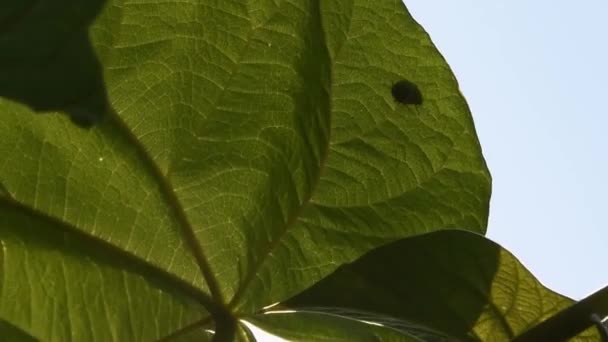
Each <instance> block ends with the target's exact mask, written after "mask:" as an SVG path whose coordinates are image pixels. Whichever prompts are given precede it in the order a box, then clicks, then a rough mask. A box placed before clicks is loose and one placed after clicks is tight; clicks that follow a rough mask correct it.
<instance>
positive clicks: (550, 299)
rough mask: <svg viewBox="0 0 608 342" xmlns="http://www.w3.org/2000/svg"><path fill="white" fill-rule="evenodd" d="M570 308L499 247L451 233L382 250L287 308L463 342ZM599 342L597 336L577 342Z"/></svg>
mask: <svg viewBox="0 0 608 342" xmlns="http://www.w3.org/2000/svg"><path fill="white" fill-rule="evenodd" d="M571 304H572V300H570V299H568V298H566V297H564V296H561V295H559V294H556V293H555V292H552V291H551V290H549V289H547V288H545V287H544V286H542V285H541V284H540V283H539V282H538V281H537V280H536V279H535V278H534V276H533V275H532V274H531V273H530V272H529V271H528V270H527V269H526V268H525V267H524V266H523V265H522V264H521V263H520V262H519V261H518V260H517V259H516V258H515V257H514V256H513V255H512V254H510V253H509V252H508V251H506V250H504V249H503V248H501V247H500V246H499V245H497V244H496V243H494V242H492V241H490V240H487V239H485V238H484V237H482V236H479V235H477V234H473V233H470V232H466V231H459V230H451V231H441V232H435V233H430V234H427V235H422V236H417V237H413V238H407V239H403V240H400V241H396V242H393V243H391V244H388V245H386V246H383V247H380V248H377V249H375V250H373V251H371V252H369V253H368V254H366V255H364V256H363V257H361V258H360V259H358V260H357V261H356V262H354V263H352V264H349V265H344V266H342V267H341V268H339V269H338V270H337V271H336V272H335V273H333V274H332V275H330V276H328V277H327V278H325V279H323V280H322V281H320V282H319V283H317V284H315V285H314V286H313V287H311V288H310V289H308V290H306V291H304V292H303V293H301V294H299V295H298V296H296V297H294V298H292V299H290V300H289V301H287V303H286V304H285V306H287V307H288V308H294V309H302V308H306V307H343V308H349V309H356V310H363V311H368V312H375V313H378V314H383V315H388V316H391V317H395V318H398V319H403V320H409V321H414V322H419V323H420V324H423V325H425V326H427V327H430V328H433V329H436V330H438V331H442V332H444V333H446V334H448V335H450V336H453V337H455V338H459V339H462V340H463V341H497V342H501V341H511V340H512V339H513V338H514V337H516V336H518V335H519V334H521V333H522V332H524V331H525V330H527V329H528V328H530V327H532V326H534V325H536V324H538V323H539V322H541V321H544V320H546V319H547V318H549V317H550V316H552V315H554V314H556V313H557V312H559V311H560V310H562V309H564V308H566V307H568V306H569V305H571ZM595 338H596V336H595V335H594V334H593V333H592V332H590V333H586V334H583V335H581V336H579V339H578V340H580V341H594V340H596V339H595ZM539 340H546V341H551V340H552V339H539Z"/></svg>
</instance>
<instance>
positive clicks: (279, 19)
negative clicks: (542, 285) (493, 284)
mask: <svg viewBox="0 0 608 342" xmlns="http://www.w3.org/2000/svg"><path fill="white" fill-rule="evenodd" d="M90 37H91V38H90V39H91V41H92V43H93V45H94V47H95V49H96V52H97V56H98V58H99V61H100V62H101V65H102V66H103V72H104V79H105V85H106V88H107V91H108V97H109V99H110V103H111V106H112V108H113V109H112V110H109V113H108V118H107V120H104V121H103V122H102V123H101V124H99V125H97V126H95V127H94V128H93V129H91V130H88V131H84V130H76V129H73V127H72V126H71V125H70V124H69V123H68V122H67V120H65V118H63V117H60V116H51V117H44V118H39V117H33V115H32V112H31V110H30V109H28V107H26V106H24V105H21V104H19V103H16V102H13V101H10V100H6V99H0V115H1V116H2V120H1V121H0V136H1V137H2V138H1V139H0V158H1V159H0V183H1V184H2V186H3V188H4V193H5V194H4V195H3V196H4V197H1V198H6V200H3V201H2V202H0V208H2V210H5V211H7V212H8V211H11V210H13V209H14V207H15V206H19V207H20V208H23V210H24V213H30V214H31V215H32V216H33V218H32V219H36V220H38V221H36V222H38V223H37V224H36V226H35V227H33V226H31V227H30V228H31V230H29V231H28V232H31V234H34V232H36V231H40V233H39V234H40V235H45V234H46V235H49V236H53V237H54V238H55V239H59V240H58V241H63V240H62V239H65V240H66V241H75V240H78V241H80V239H84V240H87V241H88V240H93V241H94V242H95V243H93V244H92V245H91V248H90V249H84V250H79V251H78V253H76V252H74V253H76V254H74V253H72V252H69V250H70V248H73V247H74V246H72V244H68V245H67V246H64V245H62V244H58V245H57V246H58V247H57V252H56V253H57V254H56V255H55V257H56V260H55V262H57V263H59V262H60V260H61V258H64V257H66V256H65V255H64V254H69V255H71V256H72V259H73V262H74V265H71V264H69V263H65V266H64V267H63V268H62V269H61V271H62V272H63V273H61V274H56V273H53V272H51V273H49V275H48V277H49V281H52V282H53V284H55V286H56V289H57V291H63V292H64V295H63V296H59V297H58V299H56V300H57V305H61V306H62V307H63V308H65V309H64V310H65V313H66V314H69V315H72V316H74V317H79V318H82V317H95V316H96V315H98V314H99V315H101V316H102V318H104V317H106V316H104V314H103V312H101V311H99V312H98V311H95V310H93V311H91V312H88V311H86V310H85V314H80V313H79V312H80V311H79V310H81V309H82V308H86V307H87V305H88V304H87V303H88V298H87V297H86V296H84V295H82V294H83V293H86V294H88V292H86V291H90V290H88V289H89V287H90V288H95V289H97V290H98V291H97V292H96V293H97V294H98V296H97V297H96V298H99V305H100V306H102V305H103V304H104V303H106V300H105V298H107V296H109V292H110V291H117V293H116V294H113V295H112V296H114V297H116V298H114V299H115V300H118V299H120V300H125V298H127V293H128V294H129V296H130V297H128V298H130V301H131V302H134V303H145V304H148V305H150V306H152V304H153V303H154V301H153V300H150V299H149V297H150V296H152V295H151V293H154V294H155V295H154V296H153V297H154V298H155V299H156V300H159V301H162V302H163V303H175V304H171V305H175V309H174V310H176V311H178V312H180V313H181V315H182V316H183V318H182V319H183V321H179V322H176V321H173V319H177V318H172V319H170V320H169V321H168V322H167V323H166V324H167V326H166V327H164V328H163V329H160V328H159V329H158V333H157V335H159V336H160V335H162V334H163V333H164V332H165V330H171V328H170V327H173V326H176V325H179V324H181V323H184V327H185V326H188V325H189V324H191V323H192V319H194V318H195V317H198V318H197V319H205V317H206V316H207V314H206V311H204V310H202V309H201V308H200V307H197V306H193V305H192V303H191V301H194V302H197V303H198V304H200V305H203V306H205V307H206V309H207V310H209V311H213V312H216V313H217V314H218V315H219V314H220V311H222V310H230V311H231V312H232V313H233V314H235V315H238V316H244V315H247V314H251V313H254V312H257V311H259V310H260V309H261V308H262V307H263V306H266V305H268V304H271V303H274V302H278V301H282V300H284V299H286V298H289V297H291V296H292V295H294V294H296V293H298V292H300V291H302V290H304V289H305V288H307V287H308V286H310V285H312V284H314V283H315V282H316V281H318V280H319V279H321V278H323V277H324V276H326V275H328V274H330V273H331V272H332V271H334V270H335V269H336V267H338V266H340V265H341V264H342V263H344V262H349V261H352V260H355V259H356V258H357V257H359V256H361V255H362V254H364V253H365V252H367V251H368V250H370V249H372V248H374V247H377V246H379V245H382V244H384V243H386V242H390V241H393V240H396V239H401V238H403V237H407V236H414V235H418V234H422V233H426V232H430V231H435V230H440V229H445V228H451V227H466V228H468V229H470V230H472V231H476V232H483V231H484V230H485V225H486V221H487V210H488V201H489V195H490V177H489V174H488V172H487V169H486V166H485V163H484V161H483V158H482V155H481V151H480V147H479V144H478V141H477V138H476V135H475V130H474V127H473V123H472V119H471V116H470V113H469V110H468V108H467V105H466V103H465V101H464V99H463V97H462V95H461V94H460V92H459V90H458V86H457V83H456V81H455V79H454V77H453V75H452V73H451V71H450V70H449V68H448V66H447V64H446V63H445V61H444V60H443V58H442V57H441V56H440V55H439V53H438V52H437V50H436V49H435V47H434V46H433V44H432V43H431V41H430V39H429V38H428V36H427V35H426V33H425V32H424V31H423V30H422V29H421V28H420V27H419V26H418V25H417V24H416V22H415V21H414V20H413V19H412V18H411V17H410V16H409V14H408V12H407V10H406V9H405V7H404V5H403V4H402V3H401V2H400V1H398V0H382V1H377V0H373V1H372V0H350V1H346V0H336V1H317V0H298V1H269V0H255V1H254V0H249V1H224V0H221V1H220V0H215V1H204V2H201V1H162V2H157V1H148V2H141V1H126V0H124V1H119V0H115V1H109V2H108V3H107V5H106V6H105V9H104V11H103V12H102V14H101V15H100V17H99V18H98V19H97V21H96V23H95V25H94V26H93V28H92V31H91V32H90ZM402 79H406V80H408V82H411V83H412V84H414V85H415V86H417V88H418V90H419V91H420V94H421V96H422V98H423V100H422V103H421V104H419V105H418V104H411V105H406V104H402V103H399V102H397V101H395V100H394V99H393V97H392V93H391V88H392V85H393V84H394V83H395V82H397V81H400V80H402ZM69 85H71V83H70V84H69ZM59 87H61V86H59ZM66 87H67V85H66ZM0 196H2V195H0ZM23 215H25V216H28V215H29V214H23ZM25 218H26V217H23V218H22V219H23V220H25ZM23 220H21V219H19V220H18V219H15V220H12V221H2V222H3V223H2V224H3V225H4V226H3V228H2V229H3V231H5V232H6V234H8V235H7V236H16V237H15V238H13V239H17V237H19V239H25V237H23V236H22V234H26V233H24V232H26V230H25V228H24V226H28V225H29V223H27V222H26V221H23ZM10 234H12V235H10ZM27 234H30V233H27ZM27 234H26V235H27ZM7 239H8V237H7ZM2 241H3V240H2ZM11 246H12V247H11V248H12V252H11V253H12V254H11V255H13V256H12V257H11V259H10V263H11V264H10V265H8V264H7V263H5V264H4V265H3V266H2V267H3V268H7V267H21V270H22V271H23V272H26V268H25V265H30V264H31V263H32V262H33V261H32V262H26V261H25V260H26V258H28V257H26V256H27V255H29V254H30V253H34V252H36V248H34V247H30V246H29V245H27V244H18V243H14V244H13V245H11ZM32 248H33V249H34V250H33V251H31V250H30V249H32ZM74 248H75V247H74ZM64 249H66V251H64ZM53 250H54V249H53ZM70 253H72V254H70ZM100 255H102V256H104V258H105V257H107V258H110V259H111V260H113V261H115V263H113V264H112V267H109V268H108V270H107V271H104V272H106V273H104V272H100V271H98V269H100V268H101V266H97V265H101V264H103V265H105V264H104V262H105V261H102V260H101V259H99V258H101V257H100ZM40 258H42V257H40ZM79 258H82V259H84V261H83V263H84V264H79V263H78V260H79ZM72 259H70V260H72ZM98 259H99V260H98ZM27 260H29V259H27ZM32 260H35V258H33V257H32ZM41 260H42V259H40V261H38V263H40V264H41V263H42V261H41ZM104 260H105V259H104ZM85 261H86V262H85ZM87 265H88V266H87ZM142 265H145V266H146V267H147V268H149V269H150V272H148V273H147V275H146V276H145V277H142V276H140V275H139V273H138V271H137V270H138V269H139V268H140V267H143V266H142ZM30 267H33V266H30ZM5 272H7V271H5V270H4V269H3V270H2V273H5ZM27 272H31V275H29V277H42V276H43V275H44V276H46V273H45V272H46V271H45V269H44V268H39V269H37V271H34V270H29V269H28V270H27ZM57 272H58V271H57ZM113 272H116V273H113ZM93 273H94V274H96V276H95V277H93V276H92V275H90V274H93ZM116 274H121V275H122V276H123V277H124V279H123V281H122V283H121V284H122V285H121V286H122V287H119V288H116V286H117V285H115V284H114V283H115V282H116V277H117V275H116ZM66 279H67V280H66ZM155 281H158V282H161V283H163V284H168V285H167V288H166V289H165V288H163V290H158V291H157V290H152V289H155V288H157V287H155V285H154V282H155ZM148 282H150V284H148ZM10 284H13V281H11V282H10V283H9V282H5V283H3V284H2V286H3V288H0V291H3V293H4V287H7V286H9V285H10ZM25 284H28V283H27V282H26V283H25ZM73 284H77V285H78V286H85V285H86V286H89V287H87V290H85V289H80V288H76V289H73V288H72V287H71V286H72V285H73ZM110 284H114V285H110ZM146 284H147V285H146ZM145 286H149V287H145ZM140 287H141V288H142V289H143V288H146V289H147V290H141V291H132V289H133V288H140ZM20 289H21V290H20V291H22V292H23V293H25V294H33V295H35V296H37V297H40V298H46V296H47V292H46V290H45V288H43V287H32V289H30V288H29V286H24V287H21V288H20ZM99 289H101V290H99ZM74 291H76V292H78V291H80V292H79V293H78V295H74V294H73V292H74ZM121 291H122V292H121ZM159 291H160V292H159ZM161 294H162V296H161ZM15 298H24V296H17V297H15ZM176 298H177V299H176ZM180 298H181V299H180ZM183 298H186V299H188V300H186V299H183ZM179 303H181V307H178V306H179V305H180V304H179ZM113 305H114V304H113ZM117 305H118V304H117ZM120 308H124V307H121V306H117V307H116V310H120ZM133 309H135V308H133ZM40 310H41V311H40V312H39V314H40V315H45V317H54V318H55V317H57V315H59V313H58V312H57V311H55V309H54V307H53V306H43V308H42V309H40ZM138 310H140V309H138ZM141 310H144V309H141ZM144 311H145V310H144ZM129 314H132V315H136V314H137V313H136V312H135V311H133V312H132V313H131V312H130V313H129ZM164 315H168V313H166V312H161V311H158V312H156V316H153V317H151V316H149V315H147V314H145V313H143V314H141V315H139V316H138V321H136V322H133V323H129V322H130V321H129V320H120V324H119V325H117V326H116V328H115V329H118V330H120V332H116V333H117V334H118V333H121V334H123V333H124V334H132V335H130V336H129V337H130V338H129V339H127V340H130V341H131V340H132V341H137V340H142V339H143V340H145V338H144V337H147V335H146V336H144V335H137V334H138V333H137V332H138V331H139V330H137V329H135V328H134V329H135V330H134V331H135V332H136V333H132V332H131V330H128V327H127V326H129V325H132V326H134V327H137V324H139V322H143V321H146V320H152V321H155V322H156V321H157V320H162V319H163V317H164ZM182 316H180V317H182ZM0 319H4V320H6V321H7V322H9V323H11V324H13V325H15V326H17V327H19V328H20V329H23V330H24V331H26V332H28V333H31V332H33V334H34V335H35V336H37V337H39V338H41V339H43V340H53V339H54V338H55V336H64V335H61V334H64V333H65V332H61V334H60V332H58V331H57V330H52V329H51V328H50V327H52V326H53V324H51V323H49V324H48V327H47V328H48V329H46V330H45V329H41V328H40V327H36V326H35V324H34V323H32V322H29V321H28V320H27V319H24V318H22V317H21V316H19V314H18V313H17V312H14V311H13V310H12V306H10V305H8V304H6V303H5V302H1V303H0ZM56 319H57V320H58V318H56ZM104 319H105V318H104ZM82 321H83V322H84V321H85V320H84V319H83V320H82ZM50 322H57V321H52V320H51V321H50ZM57 324H58V323H57ZM79 324H80V323H79ZM91 324H92V325H95V324H97V323H91ZM108 324H110V323H108ZM85 325H86V324H85V323H82V325H74V326H72V327H71V328H70V329H72V330H75V332H74V333H75V334H85V333H92V334H94V331H97V330H95V329H89V330H87V329H86V328H85ZM123 328H124V329H127V331H126V332H123V331H122V329H123ZM165 328H166V329H165ZM67 329H68V328H66V330H67ZM78 329H80V330H78ZM107 331H109V332H113V331H114V330H112V329H110V328H108V330H107ZM104 333H105V332H104ZM146 333H151V332H146ZM56 334H59V335H56ZM100 334H101V333H100ZM142 334H143V332H142ZM103 336H105V335H103ZM131 337H133V338H131ZM101 340H103V339H101Z"/></svg>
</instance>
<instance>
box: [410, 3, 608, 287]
mask: <svg viewBox="0 0 608 342" xmlns="http://www.w3.org/2000/svg"><path fill="white" fill-rule="evenodd" d="M405 3H406V5H407V6H408V8H409V10H410V12H411V13H412V15H413V16H414V17H415V18H416V20H417V21H418V22H419V23H420V24H422V25H423V26H424V27H425V29H426V30H427V32H429V34H430V35H431V38H432V39H433V41H434V42H435V44H436V45H437V46H438V48H439V50H440V51H441V52H442V53H443V55H444V56H445V58H446V59H447V61H448V63H449V64H450V65H451V67H452V69H453V71H454V72H455V74H456V77H457V78H458V80H459V82H460V88H461V90H462V92H463V93H464V95H465V97H466V98H467V100H468V103H469V105H470V107H471V110H472V112H473V118H474V119H475V124H476V127H477V133H478V134H479V138H480V141H481V146H482V148H483V152H484V155H485V157H486V160H487V162H488V165H489V168H490V171H491V172H492V176H493V194H492V202H491V207H490V223H489V228H488V236H489V237H490V238H491V239H492V240H494V241H496V242H498V243H500V244H501V245H502V246H503V247H505V248H507V249H508V250H510V251H511V252H512V253H513V254H515V255H516V256H517V257H518V258H519V260H520V261H522V262H523V264H524V265H526V267H528V269H529V270H531V271H532V272H533V273H534V274H535V275H536V276H537V278H538V279H539V280H540V281H541V282H542V283H544V284H545V285H546V286H548V287H549V288H551V289H553V290H555V291H557V292H559V293H562V294H564V295H567V296H570V297H572V298H575V299H580V298H582V297H585V296H587V295H589V294H591V293H592V292H594V291H596V290H598V289H599V288H601V287H603V286H605V285H608V268H607V267H606V260H608V256H607V255H606V253H607V252H608V248H607V247H608V224H607V223H606V219H605V218H604V215H606V212H607V211H608V200H607V199H606V197H607V196H608V180H607V179H606V177H607V176H608V151H607V149H608V118H607V116H608V109H607V106H606V102H607V101H608V20H606V16H607V14H608V1H606V0H580V1H576V2H574V1H563V0H553V1H551V0H534V1H530V0H510V1H506V0H492V1H485V0H460V1H446V0H442V1H439V0H405Z"/></svg>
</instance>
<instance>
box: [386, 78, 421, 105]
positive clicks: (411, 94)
mask: <svg viewBox="0 0 608 342" xmlns="http://www.w3.org/2000/svg"><path fill="white" fill-rule="evenodd" d="M391 93H392V94H393V98H394V99H395V101H397V102H399V103H402V104H415V105H420V104H422V93H421V92H420V89H418V86H416V85H415V84H414V83H412V82H410V81H407V80H401V81H398V82H397V83H395V84H393V87H392V88H391Z"/></svg>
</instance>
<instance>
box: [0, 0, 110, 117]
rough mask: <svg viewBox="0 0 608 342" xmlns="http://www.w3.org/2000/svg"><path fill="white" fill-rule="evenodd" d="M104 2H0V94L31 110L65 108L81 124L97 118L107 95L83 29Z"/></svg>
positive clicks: (105, 105)
mask: <svg viewBox="0 0 608 342" xmlns="http://www.w3.org/2000/svg"><path fill="white" fill-rule="evenodd" d="M104 3H105V0H89V1H80V0H60V1H57V0H5V1H2V3H1V4H0V96H3V97H7V98H9V99H12V100H15V101H19V102H21V103H24V104H26V105H28V106H29V107H31V108H32V109H34V110H36V111H65V112H67V113H68V114H69V115H70V117H71V118H72V120H73V121H74V122H76V123H77V124H79V125H83V126H89V125H91V124H92V123H95V122H97V121H99V120H101V118H102V117H103V115H104V114H105V112H106V111H107V109H108V108H107V107H108V99H107V96H106V89H105V85H104V83H103V75H102V73H103V71H102V67H101V65H100V63H99V60H98V59H97V57H96V56H95V52H94V50H93V47H92V45H91V41H90V39H89V37H88V29H89V25H90V24H91V23H92V22H93V20H94V18H95V16H96V15H97V14H98V13H99V12H100V11H101V9H102V8H103V5H104ZM24 115H26V116H27V114H24ZM0 118H2V120H4V119H5V116H4V115H2V116H1V117H0Z"/></svg>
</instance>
